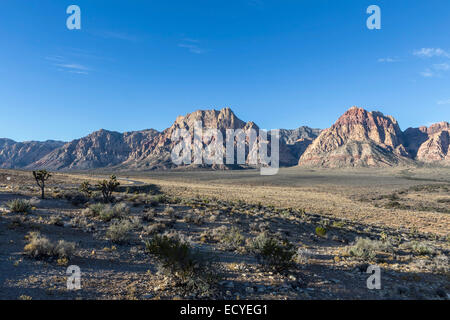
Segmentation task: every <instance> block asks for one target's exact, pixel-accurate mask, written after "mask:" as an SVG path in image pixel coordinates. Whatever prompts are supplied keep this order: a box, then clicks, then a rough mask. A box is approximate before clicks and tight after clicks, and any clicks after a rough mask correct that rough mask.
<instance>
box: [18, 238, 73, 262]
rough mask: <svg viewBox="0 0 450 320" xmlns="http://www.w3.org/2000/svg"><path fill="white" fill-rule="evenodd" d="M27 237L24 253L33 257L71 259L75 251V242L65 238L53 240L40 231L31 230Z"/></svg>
mask: <svg viewBox="0 0 450 320" xmlns="http://www.w3.org/2000/svg"><path fill="white" fill-rule="evenodd" d="M26 239H27V241H28V243H27V245H26V246H25V248H24V253H25V254H26V255H28V256H30V257H32V258H36V259H40V258H49V257H56V258H67V259H70V258H71V257H72V255H73V254H74V252H75V244H74V243H71V242H67V241H64V240H59V241H58V242H52V241H50V240H49V239H48V238H47V237H44V236H42V235H41V234H40V233H39V232H30V233H29V234H28V235H27V236H26Z"/></svg>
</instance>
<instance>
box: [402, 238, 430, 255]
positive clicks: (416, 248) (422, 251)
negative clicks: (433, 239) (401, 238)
mask: <svg viewBox="0 0 450 320" xmlns="http://www.w3.org/2000/svg"><path fill="white" fill-rule="evenodd" d="M402 248H404V249H410V250H411V251H412V252H413V253H415V254H417V255H421V256H424V255H429V254H433V253H435V250H434V248H433V247H432V246H430V245H429V244H428V243H426V242H419V241H411V242H407V243H404V244H403V245H402Z"/></svg>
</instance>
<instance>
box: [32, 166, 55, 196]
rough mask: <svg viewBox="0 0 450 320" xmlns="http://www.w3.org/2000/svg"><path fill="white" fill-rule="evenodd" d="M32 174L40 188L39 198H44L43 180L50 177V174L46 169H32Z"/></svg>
mask: <svg viewBox="0 0 450 320" xmlns="http://www.w3.org/2000/svg"><path fill="white" fill-rule="evenodd" d="M33 176H34V179H36V183H37V185H38V186H39V187H40V188H41V198H42V199H44V198H45V193H44V192H45V181H47V180H48V179H50V177H51V176H52V175H51V174H50V172H48V171H47V170H38V171H33Z"/></svg>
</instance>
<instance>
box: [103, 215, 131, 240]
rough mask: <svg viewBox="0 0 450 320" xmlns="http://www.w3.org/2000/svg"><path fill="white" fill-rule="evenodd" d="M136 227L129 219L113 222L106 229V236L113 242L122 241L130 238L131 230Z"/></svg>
mask: <svg viewBox="0 0 450 320" xmlns="http://www.w3.org/2000/svg"><path fill="white" fill-rule="evenodd" d="M135 227H136V225H135V223H133V221H130V220H120V221H115V222H113V223H112V224H111V225H110V226H109V227H108V230H107V231H106V237H107V238H108V239H109V240H111V241H112V242H114V243H124V242H127V241H128V240H129V239H130V235H131V231H132V230H133V229H134V228H135Z"/></svg>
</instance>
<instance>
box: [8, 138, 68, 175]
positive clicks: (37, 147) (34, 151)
mask: <svg viewBox="0 0 450 320" xmlns="http://www.w3.org/2000/svg"><path fill="white" fill-rule="evenodd" d="M62 145H64V142H61V141H53V140H48V141H44V142H38V141H27V142H16V141H13V140H10V139H0V168H3V169H21V168H24V167H26V166H28V165H30V164H31V163H33V162H35V161H37V160H39V159H41V158H43V157H45V156H46V155H47V154H49V153H51V152H52V151H54V150H56V149H58V148H60V147H61V146H62Z"/></svg>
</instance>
